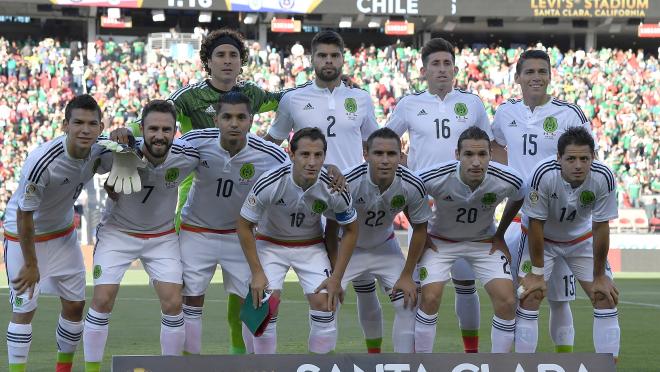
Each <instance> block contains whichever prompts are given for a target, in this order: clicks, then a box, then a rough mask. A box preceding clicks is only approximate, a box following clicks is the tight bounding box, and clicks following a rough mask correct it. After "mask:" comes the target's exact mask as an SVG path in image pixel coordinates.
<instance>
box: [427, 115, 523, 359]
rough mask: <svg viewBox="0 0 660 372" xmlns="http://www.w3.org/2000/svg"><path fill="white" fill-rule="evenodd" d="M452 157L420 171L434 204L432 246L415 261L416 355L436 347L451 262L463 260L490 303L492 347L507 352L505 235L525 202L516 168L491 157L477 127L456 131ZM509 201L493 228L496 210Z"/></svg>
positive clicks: (511, 300)
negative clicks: (417, 302) (417, 293)
mask: <svg viewBox="0 0 660 372" xmlns="http://www.w3.org/2000/svg"><path fill="white" fill-rule="evenodd" d="M456 159H457V161H449V162H444V163H440V164H437V165H435V166H433V167H430V168H427V169H424V170H422V171H420V173H419V174H420V178H421V179H422V180H423V181H424V185H425V186H426V189H427V190H428V193H429V195H430V196H431V197H433V198H434V199H435V203H436V204H435V214H434V216H433V218H432V220H431V222H430V223H429V232H428V235H429V237H430V238H431V239H430V240H431V242H432V245H433V246H434V247H432V248H433V249H428V250H426V251H425V252H424V255H423V256H422V259H421V260H420V262H419V277H420V280H421V282H422V301H421V304H420V307H419V309H418V311H417V317H416V323H415V352H421V353H430V352H432V351H433V344H434V340H435V332H436V323H437V319H438V308H439V306H440V300H441V298H442V291H443V288H444V284H445V283H446V282H447V280H448V279H449V271H450V269H451V267H452V265H453V264H454V262H455V261H456V260H457V259H459V258H464V259H465V260H466V261H467V262H468V264H469V265H470V266H471V267H472V269H473V270H474V273H475V274H476V276H477V277H478V278H479V280H480V281H481V282H482V283H483V285H484V287H485V289H486V291H487V292H488V295H489V296H490V299H491V302H492V303H493V311H494V315H493V321H492V328H491V345H492V346H491V352H493V353H507V352H509V351H511V347H512V346H513V342H514V329H515V325H516V319H515V307H516V301H515V297H514V293H513V282H512V280H511V272H510V261H509V252H508V249H507V247H506V244H505V243H504V232H505V231H506V228H507V227H508V225H509V224H510V223H511V220H512V219H513V217H514V216H515V214H516V213H517V212H518V209H520V206H521V204H522V199H523V197H524V191H523V180H522V178H521V177H520V176H519V174H518V172H516V171H515V170H513V169H511V168H509V167H507V166H505V165H501V164H499V163H495V162H492V161H490V160H491V151H490V138H489V136H488V134H487V133H486V132H485V131H483V130H481V129H479V128H477V127H470V128H468V129H466V130H465V131H464V132H463V133H461V135H460V137H459V139H458V148H457V150H456ZM507 198H508V201H507V206H506V207H505V213H504V216H503V218H502V221H501V222H500V226H498V227H497V229H496V228H495V224H494V223H493V219H494V218H493V217H494V214H495V207H497V205H498V204H499V203H500V202H502V201H503V200H504V199H507ZM498 250H499V251H500V252H497V251H498Z"/></svg>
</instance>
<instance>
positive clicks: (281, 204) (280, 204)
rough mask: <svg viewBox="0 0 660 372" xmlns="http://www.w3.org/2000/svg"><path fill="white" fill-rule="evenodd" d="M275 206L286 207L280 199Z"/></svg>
mask: <svg viewBox="0 0 660 372" xmlns="http://www.w3.org/2000/svg"><path fill="white" fill-rule="evenodd" d="M275 205H279V206H282V207H286V203H285V202H284V199H282V198H280V200H278V201H277V203H275Z"/></svg>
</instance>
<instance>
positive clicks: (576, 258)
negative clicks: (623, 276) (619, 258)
mask: <svg viewBox="0 0 660 372" xmlns="http://www.w3.org/2000/svg"><path fill="white" fill-rule="evenodd" d="M522 241H523V242H524V244H525V250H524V252H523V256H522V257H521V262H522V264H521V265H520V268H519V271H518V276H520V277H523V276H525V275H526V274H527V272H529V270H531V267H532V263H531V261H530V258H529V248H528V244H527V242H528V239H527V234H525V233H524V232H523V233H522ZM543 259H544V266H543V276H544V278H545V280H546V282H549V281H550V278H552V274H554V272H555V270H556V269H557V263H558V262H565V263H566V264H567V265H568V267H569V269H570V270H571V271H572V272H573V273H574V274H575V278H577V280H581V281H586V282H593V280H594V276H593V271H594V253H593V237H590V238H588V239H585V240H583V241H581V242H578V243H574V244H566V243H553V242H549V241H547V240H546V241H545V242H544V250H543ZM605 274H606V275H607V276H608V277H609V278H610V279H611V278H612V270H611V269H610V266H609V264H607V262H606V263H605ZM562 279H563V280H564V282H565V283H562V286H563V287H562V288H561V289H562V290H563V291H564V294H566V293H568V294H571V293H572V294H573V296H575V280H574V279H572V275H571V277H563V278H562ZM571 281H572V283H571ZM548 287H549V284H548ZM549 294H550V290H548V299H550V300H552V298H550V297H549ZM555 294H557V293H555Z"/></svg>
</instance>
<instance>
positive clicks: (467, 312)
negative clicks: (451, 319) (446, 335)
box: [454, 283, 481, 330]
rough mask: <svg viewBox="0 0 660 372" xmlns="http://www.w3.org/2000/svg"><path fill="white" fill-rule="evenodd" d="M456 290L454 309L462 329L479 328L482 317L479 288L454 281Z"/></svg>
mask: <svg viewBox="0 0 660 372" xmlns="http://www.w3.org/2000/svg"><path fill="white" fill-rule="evenodd" d="M454 289H455V290H456V300H455V302H454V309H455V310H456V317H457V318H458V326H459V328H460V329H467V330H479V325H480V324H479V321H480V317H481V312H480V310H481V308H480V306H481V305H480V303H479V295H478V294H477V288H476V287H475V286H474V284H472V285H459V284H456V283H454Z"/></svg>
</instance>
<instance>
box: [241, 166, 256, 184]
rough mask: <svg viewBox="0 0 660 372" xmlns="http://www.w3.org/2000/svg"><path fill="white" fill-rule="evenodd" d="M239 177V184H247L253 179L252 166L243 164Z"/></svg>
mask: <svg viewBox="0 0 660 372" xmlns="http://www.w3.org/2000/svg"><path fill="white" fill-rule="evenodd" d="M238 173H239V175H240V176H241V183H247V182H249V181H250V180H251V179H252V177H254V164H252V163H245V164H243V166H242V167H241V170H240V171H239V172H238Z"/></svg>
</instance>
